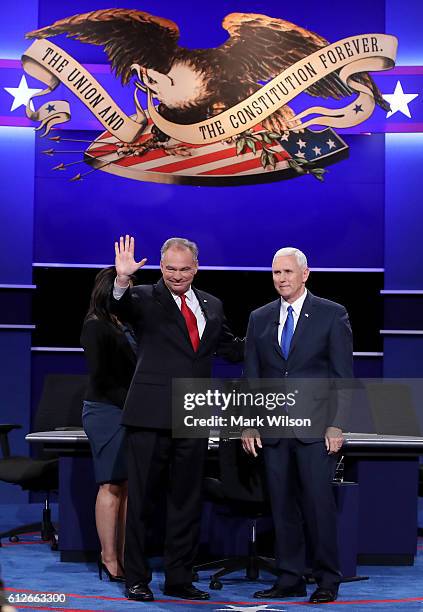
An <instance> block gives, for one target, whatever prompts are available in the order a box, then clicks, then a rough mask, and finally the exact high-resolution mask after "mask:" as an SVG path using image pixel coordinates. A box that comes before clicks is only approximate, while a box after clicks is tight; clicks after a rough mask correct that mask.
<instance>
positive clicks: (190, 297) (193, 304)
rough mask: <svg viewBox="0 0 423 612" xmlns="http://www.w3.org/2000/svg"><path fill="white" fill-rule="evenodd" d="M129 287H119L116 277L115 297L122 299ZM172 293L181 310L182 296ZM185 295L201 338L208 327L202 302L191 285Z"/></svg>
mask: <svg viewBox="0 0 423 612" xmlns="http://www.w3.org/2000/svg"><path fill="white" fill-rule="evenodd" d="M128 287H129V285H128ZM128 287H119V285H117V284H116V279H115V284H114V287H113V297H114V298H115V300H120V298H121V297H122V295H123V294H124V293H125V291H126V290H127V289H128ZM170 295H171V296H172V297H173V299H174V300H175V302H176V304H177V305H178V308H179V310H181V304H182V300H181V298H180V296H179V295H176V294H175V293H172V291H171V292H170ZM185 296H186V303H187V306H188V308H189V309H190V310H192V312H193V313H194V315H195V318H196V319H197V327H198V335H199V336H200V338H201V337H202V335H203V333H204V329H205V327H206V317H205V316H204V313H203V311H202V310H201V305H200V302H199V301H198V298H197V296H196V295H195V292H194V291H193V289H192V287H190V288H189V289H188V291H186V292H185Z"/></svg>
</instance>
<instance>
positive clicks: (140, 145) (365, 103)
mask: <svg viewBox="0 0 423 612" xmlns="http://www.w3.org/2000/svg"><path fill="white" fill-rule="evenodd" d="M222 26H223V28H224V29H225V30H226V31H227V32H228V38H227V40H226V41H225V42H224V43H223V44H222V45H220V46H219V47H216V48H205V49H188V48H185V47H182V46H179V44H178V40H179V28H178V26H177V24H176V23H174V22H173V21H170V20H168V19H165V18H162V17H156V16H154V15H151V14H149V13H146V12H142V11H138V10H129V9H128V10H126V9H105V10H96V11H92V12H89V13H85V14H81V15H74V16H72V17H67V18H64V19H61V20H59V21H56V22H55V23H53V24H51V25H48V26H46V27H43V28H40V29H38V30H34V31H32V32H29V33H28V34H27V38H30V39H36V42H35V43H33V45H32V46H31V47H30V48H29V49H28V50H27V52H26V54H25V55H24V56H23V59H22V61H23V64H24V68H25V69H26V70H28V71H29V69H28V68H27V65H28V57H30V58H32V60H31V66H33V65H34V62H35V63H37V62H38V64H37V65H38V66H39V68H40V72H39V73H34V72H31V73H30V74H32V75H34V74H40V75H41V74H43V75H44V74H45V73H46V72H48V73H49V74H50V77H51V79H53V81H55V82H57V83H58V82H62V83H64V84H65V85H66V86H67V87H68V88H69V89H70V90H71V91H74V93H75V94H77V95H78V97H79V98H80V100H81V101H82V102H83V103H84V104H85V105H86V106H87V107H88V108H89V109H90V110H91V111H92V112H93V114H95V116H96V117H97V119H98V120H99V121H100V122H101V123H102V124H103V126H105V127H106V130H107V131H106V132H103V133H102V134H101V135H100V137H99V138H98V139H96V140H95V141H94V142H93V143H92V144H91V145H90V147H88V149H87V151H86V152H85V154H84V161H85V162H87V163H89V164H90V165H91V166H92V167H93V169H92V170H95V169H103V170H106V171H108V172H112V173H115V174H121V175H123V176H127V177H130V178H136V179H139V180H153V181H158V182H178V183H190V184H240V183H245V182H260V181H263V182H264V181H268V180H279V179H280V178H289V177H292V176H300V175H305V174H311V175H313V176H314V177H315V178H317V179H319V180H323V174H324V172H325V166H326V165H328V164H330V163H334V162H335V161H338V160H339V159H340V158H342V157H345V156H346V155H347V150H348V147H347V145H346V144H345V143H344V141H343V140H342V139H341V138H340V137H339V136H338V135H337V134H336V133H335V131H334V130H333V129H332V128H333V127H337V126H338V125H339V126H340V127H345V126H348V122H350V124H351V125H355V124H356V123H358V122H359V121H362V120H363V118H364V119H365V118H366V117H368V116H370V114H371V113H372V112H373V109H374V107H375V106H379V107H380V108H382V109H385V110H389V105H388V103H387V102H386V101H385V100H384V98H383V97H382V95H381V93H380V91H379V89H378V87H377V86H376V84H375V82H374V80H373V79H372V77H371V76H370V75H369V74H368V73H367V72H366V71H365V70H364V69H363V68H364V67H365V66H366V65H368V66H369V69H371V70H378V69H386V68H387V67H391V66H392V65H393V61H394V57H393V56H394V55H395V49H394V50H393V51H392V52H391V54H390V56H389V57H388V59H387V58H386V45H385V44H384V45H383V46H384V47H385V49H382V44H381V42H380V37H383V36H385V37H386V38H391V39H393V37H388V36H387V35H363V36H356V37H351V39H344V40H343V41H340V42H339V43H338V44H337V45H336V46H334V45H330V43H329V42H328V41H327V40H325V39H324V38H323V37H321V36H319V35H318V34H316V33H314V32H311V31H309V30H306V29H305V28H302V27H300V26H298V25H295V24H294V23H290V22H288V21H285V20H283V19H279V18H274V17H268V16H266V15H260V14H253V13H231V14H229V15H227V16H226V17H225V18H224V20H223V22H222ZM60 34H66V35H67V36H68V37H72V38H75V39H77V40H79V41H81V42H82V43H87V44H92V45H99V46H102V47H103V49H104V51H105V53H106V54H107V57H108V59H109V61H110V63H111V67H112V70H113V72H114V74H115V75H116V77H118V78H119V79H120V81H121V83H122V85H124V86H129V87H130V88H132V91H133V93H134V99H135V101H136V109H137V113H136V116H131V117H127V116H126V115H125V114H124V113H122V112H119V108H118V107H117V110H116V109H115V108H114V106H113V103H110V102H109V101H108V99H107V95H106V94H105V93H104V92H103V90H102V87H101V86H100V85H98V84H97V83H96V81H95V79H92V80H91V81H90V80H89V79H88V82H87V83H85V82H84V81H82V83H83V87H82V86H81V85H80V84H81V78H84V79H86V78H87V77H86V76H83V75H84V74H85V73H84V72H83V68H82V67H81V66H79V64H78V63H77V62H75V60H72V58H70V57H69V56H68V55H67V54H66V53H65V52H61V50H60V48H59V47H57V46H56V45H55V44H54V43H52V42H50V39H51V38H52V37H55V36H57V35H60ZM44 39H48V40H44ZM384 42H385V41H384ZM41 44H43V45H44V46H43V47H41V46H40V45H41ZM36 45H39V46H38V47H37V46H36ZM393 46H395V45H393ZM60 52H61V53H62V55H61V56H60V58H58V57H57V56H58V54H59V55H60ZM35 57H36V61H35V60H34V58H35ZM53 58H55V60H54V62H53ZM381 58H383V59H381ZM354 62H355V63H356V67H355V69H353V68H352V66H353V64H354ZM366 62H367V64H366ZM377 62H379V65H380V64H381V63H384V64H385V65H384V66H383V67H377ZM58 66H61V70H60V72H59V68H58ZM31 70H34V68H31ZM75 70H77V71H79V73H80V75H82V76H81V77H79V75H78V74H77V76H78V79H77V78H75ZM71 77H72V79H71ZM37 78H41V79H42V80H44V82H46V83H47V80H46V78H44V77H42V76H39V77H37ZM49 83H50V82H49ZM77 83H79V85H78V86H77ZM90 85H91V89H90ZM49 87H50V91H51V90H52V89H53V88H54V87H52V86H51V84H50V85H49ZM91 91H93V92H94V91H95V93H93V94H92V95H91V97H90V98H89V97H88V93H90V92H91ZM302 92H305V93H306V94H308V96H311V97H315V98H316V97H317V98H320V102H321V101H322V100H325V99H330V98H332V99H334V100H339V101H342V102H341V104H345V102H347V106H344V107H342V108H341V109H333V104H332V108H331V109H327V112H323V114H320V115H319V117H317V118H316V117H315V116H314V117H313V118H307V117H306V116H305V114H304V113H299V114H297V115H296V114H295V113H294V111H293V110H292V108H291V106H290V104H289V102H290V101H291V100H292V99H294V97H296V96H297V95H298V94H299V93H302ZM37 95H40V94H37ZM84 95H85V99H84ZM138 95H140V96H142V97H143V102H142V103H141V102H139V99H138ZM357 96H358V97H357ZM344 99H346V100H344ZM351 100H352V101H351ZM94 102H95V104H94ZM354 104H355V110H354ZM52 107H54V108H55V106H54V105H53V104H49V106H47V105H46V104H44V105H43V106H42V107H41V108H39V110H38V111H37V112H35V113H32V114H31V111H29V109H28V108H27V114H28V116H30V117H31V118H33V119H39V120H42V122H43V125H44V127H45V129H46V132H47V133H49V132H50V129H51V128H52V127H54V125H56V124H57V123H59V118H58V115H59V114H56V115H54V113H53V114H51V111H50V110H47V109H49V108H50V109H51V108H52ZM144 107H148V108H144ZM316 109H320V111H322V107H321V106H318V107H313V108H310V109H308V110H309V111H311V112H310V113H309V114H313V115H315V114H316V112H318V111H317V110H316ZM323 110H324V109H323ZM48 113H50V115H49V116H47V115H48ZM63 114H66V113H62V115H63ZM69 114H70V113H69ZM360 114H361V116H360ZM60 120H63V117H62V118H61V119H60ZM351 122H353V123H351ZM354 122H355V123H354ZM313 124H314V126H315V127H316V126H317V128H318V129H315V130H314V131H313V130H312V129H310V126H311V125H313ZM49 137H50V138H52V139H53V140H56V142H57V141H60V139H61V136H49ZM46 153H47V154H48V155H54V154H57V152H56V151H55V150H54V149H49V150H47V151H46ZM65 167H66V164H64V163H62V164H59V165H58V166H56V167H55V169H59V170H62V169H64V168H65ZM92 170H91V171H92ZM91 171H90V172H91ZM86 174H89V172H87V173H85V174H84V173H82V174H81V173H80V174H79V175H77V176H76V178H77V179H81V178H82V177H83V176H85V175H86Z"/></svg>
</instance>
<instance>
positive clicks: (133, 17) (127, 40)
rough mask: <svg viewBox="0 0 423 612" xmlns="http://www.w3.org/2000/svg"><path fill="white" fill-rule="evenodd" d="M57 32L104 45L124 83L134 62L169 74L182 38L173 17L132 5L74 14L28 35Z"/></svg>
mask: <svg viewBox="0 0 423 612" xmlns="http://www.w3.org/2000/svg"><path fill="white" fill-rule="evenodd" d="M58 34H67V35H68V36H69V37H71V38H76V39H77V40H80V41H81V42H84V43H91V44H93V45H103V46H104V50H105V51H106V53H107V55H108V57H109V60H110V61H111V64H112V68H113V70H114V71H115V73H116V75H117V76H120V77H121V79H122V82H123V83H127V82H128V81H129V79H130V76H131V65H132V64H140V65H141V66H145V67H146V68H153V69H154V70H157V71H160V72H162V73H164V74H166V73H167V72H168V71H169V69H170V66H171V65H172V62H173V60H174V57H175V54H176V51H177V49H178V40H179V28H178V26H177V25H176V23H174V22H173V21H170V20H169V19H164V18H163V17H156V16H154V15H150V13H145V12H142V11H136V10H131V9H104V10H98V11H92V12H90V13H84V14H83V15H74V16H73V17H67V18H65V19H60V20H59V21H56V22H55V23H53V24H52V25H49V26H46V27H44V28H40V29H39V30H34V31H32V32H28V33H27V34H26V37H27V38H49V37H50V36H57V35H58Z"/></svg>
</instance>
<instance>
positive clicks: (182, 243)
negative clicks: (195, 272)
mask: <svg viewBox="0 0 423 612" xmlns="http://www.w3.org/2000/svg"><path fill="white" fill-rule="evenodd" d="M172 247H175V248H177V249H189V250H190V251H191V253H192V256H193V258H194V261H195V262H198V246H197V245H196V244H195V242H192V241H191V240H187V239H186V238H168V239H167V240H166V242H165V243H164V244H163V246H162V248H161V249H160V259H163V257H164V254H165V253H166V251H168V250H169V249H171V248H172Z"/></svg>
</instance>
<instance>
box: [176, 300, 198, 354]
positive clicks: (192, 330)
mask: <svg viewBox="0 0 423 612" xmlns="http://www.w3.org/2000/svg"><path fill="white" fill-rule="evenodd" d="M180 297H181V313H182V316H183V317H184V319H185V323H186V324H187V328H188V333H189V337H190V339H191V344H192V348H193V349H194V351H195V352H197V351H198V347H199V346H200V335H199V333H198V327H197V319H196V316H195V314H194V313H193V312H192V310H191V308H188V306H187V301H186V300H187V298H186V295H181V296H180Z"/></svg>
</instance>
